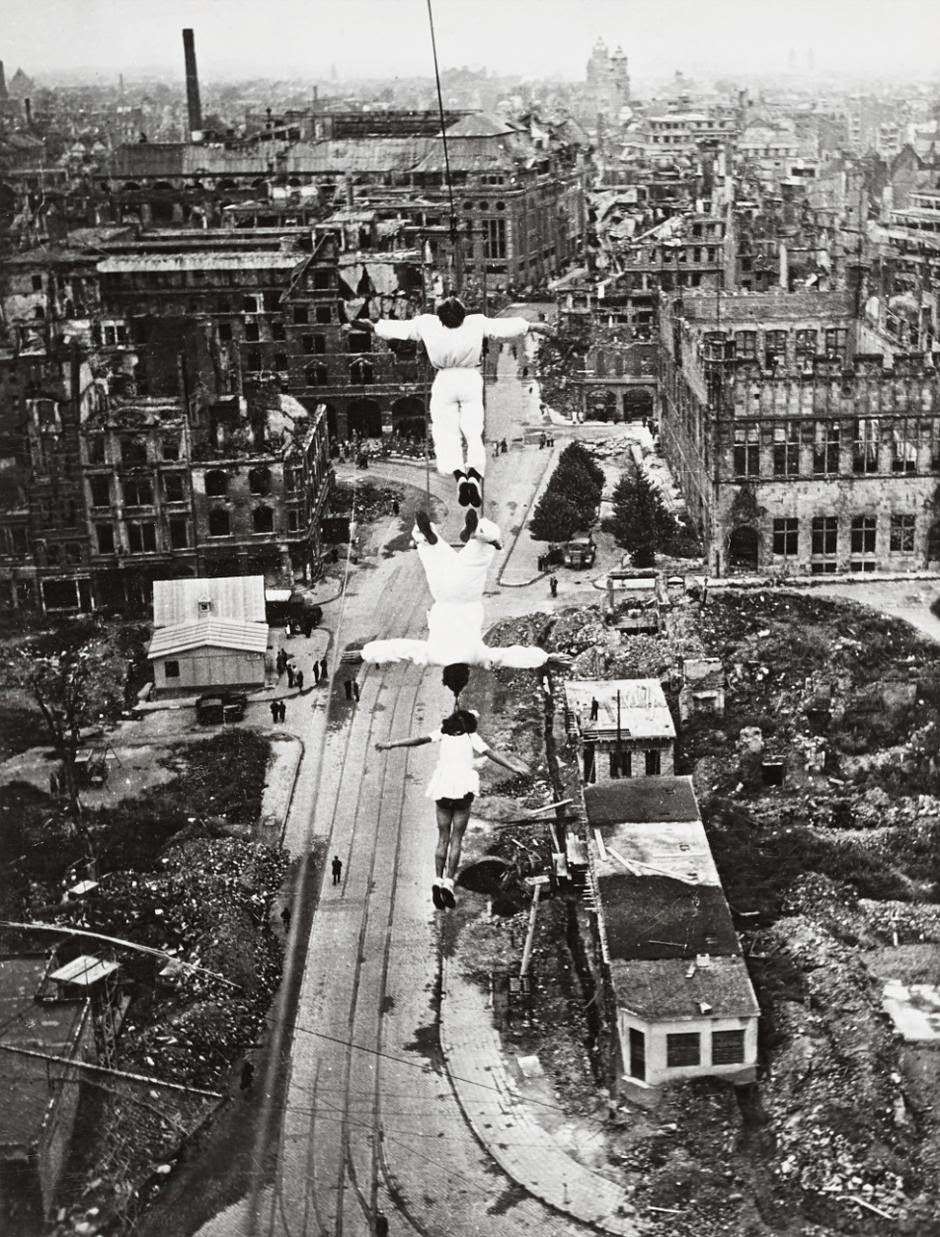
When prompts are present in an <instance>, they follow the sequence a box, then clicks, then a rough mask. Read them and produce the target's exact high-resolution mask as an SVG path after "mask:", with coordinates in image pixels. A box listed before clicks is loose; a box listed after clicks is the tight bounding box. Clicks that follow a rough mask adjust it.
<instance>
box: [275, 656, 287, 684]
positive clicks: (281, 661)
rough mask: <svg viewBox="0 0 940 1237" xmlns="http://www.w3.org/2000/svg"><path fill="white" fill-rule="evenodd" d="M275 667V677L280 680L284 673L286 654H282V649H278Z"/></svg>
mask: <svg viewBox="0 0 940 1237" xmlns="http://www.w3.org/2000/svg"><path fill="white" fill-rule="evenodd" d="M275 665H276V666H277V677H278V678H280V677H281V675H282V674H283V673H284V669H285V667H286V666H287V654H286V653H285V652H284V650H283V649H278V651H277V661H276V663H275Z"/></svg>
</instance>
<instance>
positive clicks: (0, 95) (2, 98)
mask: <svg viewBox="0 0 940 1237" xmlns="http://www.w3.org/2000/svg"><path fill="white" fill-rule="evenodd" d="M8 98H9V96H8V94H7V77H6V74H5V73H4V71H3V61H2V60H0V103H5V102H6V100H7V99H8Z"/></svg>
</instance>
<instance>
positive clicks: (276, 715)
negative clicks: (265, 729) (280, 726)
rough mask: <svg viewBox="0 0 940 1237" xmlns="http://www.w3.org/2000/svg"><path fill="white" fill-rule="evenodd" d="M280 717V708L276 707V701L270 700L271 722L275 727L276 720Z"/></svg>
mask: <svg viewBox="0 0 940 1237" xmlns="http://www.w3.org/2000/svg"><path fill="white" fill-rule="evenodd" d="M280 716H281V710H280V707H279V706H278V703H277V701H276V700H272V701H271V721H272V722H273V723H274V724H275V726H276V725H277V723H278V719H279V718H280Z"/></svg>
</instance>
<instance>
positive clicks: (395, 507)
mask: <svg viewBox="0 0 940 1237" xmlns="http://www.w3.org/2000/svg"><path fill="white" fill-rule="evenodd" d="M400 511H401V503H400V502H399V501H398V499H397V498H393V499H392V515H398V514H399V512H400Z"/></svg>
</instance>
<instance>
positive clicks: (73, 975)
mask: <svg viewBox="0 0 940 1237" xmlns="http://www.w3.org/2000/svg"><path fill="white" fill-rule="evenodd" d="M118 969H119V967H118V964H117V963H116V962H107V961H106V960H105V959H104V958H95V957H93V956H92V955H91V954H81V955H80V956H79V957H78V958H73V959H72V961H71V962H66V964H65V966H60V967H59V969H58V970H57V971H53V972H52V974H51V975H50V976H49V978H50V979H54V980H55V981H56V983H59V984H77V985H78V986H79V987H83V988H90V987H91V986H92V985H93V984H96V983H97V982H98V980H99V979H104V978H105V976H106V975H113V974H114V972H115V971H116V970H118Z"/></svg>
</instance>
